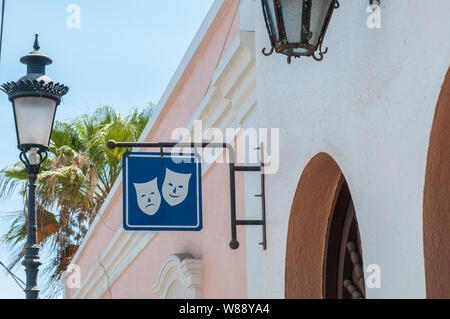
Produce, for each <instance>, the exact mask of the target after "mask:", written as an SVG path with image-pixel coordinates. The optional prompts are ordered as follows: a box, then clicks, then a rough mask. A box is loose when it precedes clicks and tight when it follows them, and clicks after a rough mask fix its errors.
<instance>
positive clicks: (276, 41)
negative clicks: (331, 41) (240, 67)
mask: <svg viewBox="0 0 450 319" xmlns="http://www.w3.org/2000/svg"><path fill="white" fill-rule="evenodd" d="M261 1H262V9H263V14H264V19H265V22H266V27H267V32H268V33H269V38H270V43H271V46H272V48H271V49H270V51H269V52H267V49H266V48H264V49H263V54H264V55H265V56H269V55H271V54H272V53H273V52H276V53H281V54H284V55H286V56H287V57H288V58H287V59H288V63H291V60H292V57H294V58H300V57H302V56H307V57H309V56H312V57H313V58H314V59H315V60H316V61H321V60H322V59H323V56H324V54H326V53H327V51H328V48H326V49H325V50H324V49H323V48H322V44H323V40H324V38H325V34H326V32H327V29H328V25H329V23H330V20H331V17H332V15H333V12H334V9H337V8H339V1H338V0H261Z"/></svg>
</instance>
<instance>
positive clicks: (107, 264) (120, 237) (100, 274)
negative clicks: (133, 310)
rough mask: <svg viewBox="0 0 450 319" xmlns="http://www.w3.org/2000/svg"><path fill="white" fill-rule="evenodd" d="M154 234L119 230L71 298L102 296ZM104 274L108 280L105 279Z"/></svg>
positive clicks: (95, 297)
mask: <svg viewBox="0 0 450 319" xmlns="http://www.w3.org/2000/svg"><path fill="white" fill-rule="evenodd" d="M155 234H156V233H155V232H131V231H126V230H124V229H123V228H120V229H119V230H118V232H117V233H116V235H115V236H114V238H113V240H112V241H111V242H110V244H109V245H108V247H107V248H106V249H105V251H104V253H103V254H102V255H101V256H100V258H99V260H98V262H97V264H96V265H95V266H94V267H92V269H91V271H90V273H89V274H88V275H87V276H86V278H85V279H84V280H83V282H82V284H81V288H80V289H79V290H78V291H77V292H76V293H75V294H74V295H73V297H72V298H74V299H86V298H92V299H98V298H100V297H101V296H103V295H104V294H105V292H107V291H108V288H109V287H110V286H112V284H113V283H114V281H115V280H116V279H117V278H119V276H120V275H121V274H122V272H123V271H124V270H125V269H126V268H127V267H128V265H129V264H130V263H131V262H132V261H133V260H134V259H135V258H136V257H137V256H138V255H139V253H140V252H141V251H142V249H144V247H145V246H146V245H147V244H148V243H149V242H150V241H151V240H152V239H153V237H154V236H155ZM105 273H106V274H107V275H108V278H109V280H107V279H106V278H105V276H106V274H105ZM108 281H109V282H108ZM108 284H109V286H108ZM112 297H113V296H112Z"/></svg>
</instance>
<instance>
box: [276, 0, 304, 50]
mask: <svg viewBox="0 0 450 319" xmlns="http://www.w3.org/2000/svg"><path fill="white" fill-rule="evenodd" d="M280 3H281V8H282V9H281V12H282V14H283V21H284V26H285V29H286V38H287V42H288V43H299V42H300V39H301V32H302V11H303V0H281V1H280Z"/></svg>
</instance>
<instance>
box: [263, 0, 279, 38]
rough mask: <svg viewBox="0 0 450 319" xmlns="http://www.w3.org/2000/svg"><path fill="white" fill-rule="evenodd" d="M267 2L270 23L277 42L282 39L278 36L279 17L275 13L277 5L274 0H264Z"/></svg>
mask: <svg viewBox="0 0 450 319" xmlns="http://www.w3.org/2000/svg"><path fill="white" fill-rule="evenodd" d="M264 1H265V2H266V8H267V13H268V15H269V22H268V23H269V24H270V27H271V29H272V32H273V36H274V40H275V42H278V41H280V37H279V36H278V27H277V17H276V15H275V7H274V3H273V0H264Z"/></svg>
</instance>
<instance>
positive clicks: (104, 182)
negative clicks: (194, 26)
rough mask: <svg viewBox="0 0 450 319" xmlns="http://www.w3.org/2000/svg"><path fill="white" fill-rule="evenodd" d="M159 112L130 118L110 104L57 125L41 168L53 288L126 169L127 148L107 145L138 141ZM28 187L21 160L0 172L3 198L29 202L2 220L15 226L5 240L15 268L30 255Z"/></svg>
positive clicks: (39, 192) (42, 236) (42, 218)
mask: <svg viewBox="0 0 450 319" xmlns="http://www.w3.org/2000/svg"><path fill="white" fill-rule="evenodd" d="M153 109H154V105H153V104H150V105H149V106H148V107H147V108H145V109H144V110H143V111H141V112H139V110H138V109H134V110H133V111H132V112H131V113H130V114H128V115H127V116H125V117H124V116H122V115H121V114H119V113H118V112H116V111H115V110H114V109H113V108H112V107H109V106H105V107H100V108H98V109H97V110H96V111H95V112H94V113H93V114H92V115H88V114H85V115H83V116H81V117H79V118H76V119H75V120H73V121H71V122H60V121H56V122H55V126H54V129H53V133H52V139H51V144H50V151H49V157H48V159H47V160H46V161H45V162H44V163H43V164H42V166H41V173H40V174H39V176H38V181H37V189H36V213H37V222H38V243H39V245H40V246H41V247H45V248H48V249H49V250H50V251H51V256H52V257H51V258H52V259H51V262H50V265H48V266H47V267H46V268H44V273H45V274H46V275H47V277H48V282H47V286H48V288H52V289H53V290H55V288H57V287H58V285H57V282H58V280H59V278H60V277H61V274H62V272H63V271H64V270H65V269H66V268H67V266H68V265H69V263H70V261H71V259H72V258H73V256H74V254H75V253H76V250H77V248H78V246H79V245H80V244H81V242H82V241H83V238H84V236H85V235H86V232H87V230H88V228H89V226H90V225H91V223H92V221H93V220H94V218H95V216H96V214H97V213H98V211H99V209H100V207H101V206H102V204H103V202H104V201H105V199H106V196H107V195H108V193H109V192H110V190H111V188H112V186H113V184H114V182H115V180H116V178H117V176H118V175H119V173H120V171H121V169H122V161H121V158H122V154H123V152H124V150H120V149H115V150H110V149H108V148H107V147H106V142H107V141H108V140H110V139H114V140H118V141H137V140H138V138H139V136H140V135H141V133H142V131H143V130H144V127H145V126H146V124H147V122H148V119H149V118H150V116H151V114H152V111H153ZM26 189H27V174H26V171H25V167H24V165H23V164H22V163H21V162H18V163H16V164H14V165H12V166H10V167H7V168H5V169H3V170H1V171H0V198H7V197H9V196H10V195H11V194H13V193H14V192H19V193H20V194H21V195H22V196H23V197H24V198H25V203H24V208H23V210H21V211H18V212H13V213H7V214H4V216H3V217H2V219H3V221H8V222H9V223H10V227H9V230H8V231H7V233H6V234H4V235H3V237H2V238H3V241H4V242H5V243H7V244H8V245H10V246H12V248H13V251H14V255H13V258H12V260H11V263H10V268H12V267H14V266H15V265H16V264H17V263H18V262H19V261H20V260H21V258H22V257H23V256H24V245H25V240H26V234H27V229H26V216H27V211H26V207H27V200H28V199H27V198H26V196H27V192H26ZM51 294H52V293H50V295H51Z"/></svg>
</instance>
